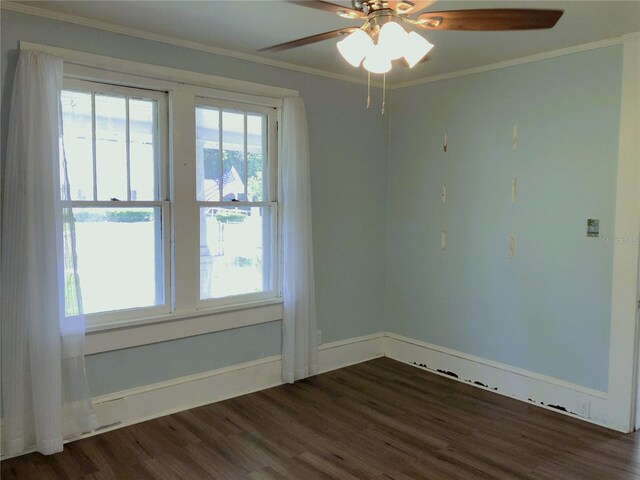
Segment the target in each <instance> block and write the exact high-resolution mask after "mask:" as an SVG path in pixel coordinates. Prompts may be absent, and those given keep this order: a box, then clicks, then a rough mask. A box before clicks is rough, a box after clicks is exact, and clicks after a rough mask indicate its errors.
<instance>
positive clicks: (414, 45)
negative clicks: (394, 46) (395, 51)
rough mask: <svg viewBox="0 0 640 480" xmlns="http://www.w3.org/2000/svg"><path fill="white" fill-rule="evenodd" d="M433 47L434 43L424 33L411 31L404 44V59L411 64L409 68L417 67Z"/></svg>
mask: <svg viewBox="0 0 640 480" xmlns="http://www.w3.org/2000/svg"><path fill="white" fill-rule="evenodd" d="M432 48H433V45H432V44H431V43H429V41H428V40H427V39H426V38H424V37H423V36H422V35H419V34H417V33H416V32H410V33H409V35H407V36H406V40H405V45H404V59H405V60H406V61H407V63H408V64H409V68H413V67H415V66H416V65H417V64H418V62H420V60H422V59H423V58H424V56H425V55H426V54H427V53H429V52H430V51H431V49H432Z"/></svg>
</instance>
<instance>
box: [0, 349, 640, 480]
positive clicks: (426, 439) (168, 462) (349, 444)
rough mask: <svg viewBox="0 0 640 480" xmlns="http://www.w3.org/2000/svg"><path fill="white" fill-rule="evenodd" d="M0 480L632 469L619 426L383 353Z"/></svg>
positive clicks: (565, 479)
mask: <svg viewBox="0 0 640 480" xmlns="http://www.w3.org/2000/svg"><path fill="white" fill-rule="evenodd" d="M0 475H1V476H2V479H3V480H4V479H9V480H18V479H28V480H40V479H56V480H59V479H70V480H75V479H83V480H120V479H123V480H129V479H135V480H139V479H140V480H150V479H159V480H175V479H184V480H201V479H202V480H208V479H216V480H218V479H220V480H235V479H238V480H242V479H245V480H283V479H293V480H316V479H317V480H326V479H338V480H354V479H374V480H419V479H428V480H483V479H484V480H488V479H491V480H640V433H634V434H629V435H623V434H620V433H617V432H613V431H611V430H607V429H604V428H601V427H598V426H595V425H592V424H589V423H586V422H581V421H579V420H576V419H574V418H570V417H567V416H564V415H561V414H558V413H555V412H552V411H547V410H543V409H540V408H537V407H534V406H531V405H528V404H525V403H523V402H518V401H516V400H513V399H510V398H507V397H504V396H501V395H497V394H496V393H493V392H490V391H486V390H482V389H478V388H475V387H473V386H471V385H467V384H464V383H461V382H456V381H454V380H452V379H449V378H446V377H443V376H439V375H434V374H433V373H430V372H428V371H425V370H423V369H419V368H415V367H412V366H409V365H405V364H402V363H399V362H395V361H393V360H390V359H388V358H379V359H376V360H372V361H370V362H365V363H362V364H358V365H353V366H350V367H347V368H343V369H340V370H334V371H332V372H328V373H325V374H322V375H318V376H317V377H314V378H310V379H307V380H304V381H301V382H296V383H295V384H292V385H282V386H280V387H275V388H271V389H268V390H264V391H261V392H256V393H253V394H249V395H245V396H242V397H237V398H234V399H230V400H226V401H223V402H219V403H214V404H211V405H206V406H203V407H198V408H194V409H192V410H188V411H185V412H180V413H176V414H174V415H169V416H166V417H162V418H158V419H155V420H150V421H148V422H144V423H140V424H137V425H132V426H130V427H125V428H122V429H119V430H114V431H111V432H107V433H103V434H101V435H97V436H94V437H90V438H86V439H83V440H79V441H77V442H73V443H71V444H68V445H67V446H66V447H65V450H64V451H63V452H62V453H59V454H56V455H51V456H46V457H45V456H43V455H40V454H30V455H25V456H22V457H18V458H14V459H10V460H7V461H4V462H2V465H0Z"/></svg>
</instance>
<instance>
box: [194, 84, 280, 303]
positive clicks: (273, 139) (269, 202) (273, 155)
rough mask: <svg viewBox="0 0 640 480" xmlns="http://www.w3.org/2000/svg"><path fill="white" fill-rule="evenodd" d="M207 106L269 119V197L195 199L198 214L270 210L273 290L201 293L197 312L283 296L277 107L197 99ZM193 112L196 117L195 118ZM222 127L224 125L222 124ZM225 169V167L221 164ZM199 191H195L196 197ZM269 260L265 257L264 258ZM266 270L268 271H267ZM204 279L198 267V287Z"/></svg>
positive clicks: (269, 268) (267, 190) (200, 104)
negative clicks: (240, 209)
mask: <svg viewBox="0 0 640 480" xmlns="http://www.w3.org/2000/svg"><path fill="white" fill-rule="evenodd" d="M200 106H202V107H207V108H212V109H217V110H220V112H221V113H220V115H221V116H222V111H223V110H224V111H235V112H241V113H249V114H250V113H258V114H262V115H264V116H265V117H266V119H267V124H266V130H267V131H266V136H265V137H264V138H265V140H266V146H267V149H266V155H265V157H264V160H265V163H264V164H266V167H267V169H266V171H264V173H266V175H267V181H266V182H265V187H266V192H265V196H266V198H265V199H263V200H262V201H259V202H250V201H242V202H235V201H234V202H231V201H202V200H196V209H197V210H196V211H197V214H198V215H199V212H200V208H202V207H207V206H211V207H229V208H234V207H265V208H269V211H270V217H269V220H270V222H269V223H270V226H269V231H270V238H269V240H270V241H269V252H268V259H269V265H268V275H269V277H270V278H269V284H270V285H271V288H270V289H269V290H264V291H262V292H256V293H247V294H240V295H232V296H227V297H221V298H210V299H204V300H203V299H201V298H199V296H200V295H199V293H198V310H201V309H207V308H212V307H222V306H228V305H236V304H243V303H248V302H256V301H261V300H269V299H272V300H273V299H278V298H280V297H281V296H282V293H281V290H282V289H281V283H282V282H280V264H281V259H280V255H279V251H280V249H279V248H278V245H279V244H280V232H279V230H280V229H279V218H280V215H279V214H280V212H279V204H278V165H277V163H278V162H277V158H278V155H277V152H278V120H277V119H278V110H277V109H276V108H274V107H265V106H260V105H255V104H247V103H242V102H232V101H229V100H220V99H217V98H211V97H203V96H198V97H196V108H197V107H200ZM195 113H196V112H195V110H194V115H195ZM221 126H222V124H221ZM244 135H245V150H246V135H247V132H246V124H245V132H244ZM220 137H221V138H222V128H220ZM246 161H247V160H246V151H245V162H246ZM221 166H222V164H221ZM195 193H196V192H195V191H194V194H195ZM199 236H200V231H199V228H198V238H199ZM196 253H197V255H198V267H199V265H200V252H199V249H198V252H196ZM265 257H266V255H265ZM265 270H266V268H265ZM200 283H201V278H200V268H198V287H200ZM198 292H200V288H198Z"/></svg>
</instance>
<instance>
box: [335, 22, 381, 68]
mask: <svg viewBox="0 0 640 480" xmlns="http://www.w3.org/2000/svg"><path fill="white" fill-rule="evenodd" d="M337 46H338V51H339V52H340V55H342V58H344V59H345V60H346V61H347V62H349V63H350V64H351V65H353V66H354V67H359V66H360V62H362V59H363V58H364V57H365V56H366V55H367V53H368V52H369V50H370V49H371V47H373V41H372V40H371V37H369V35H367V34H366V33H365V32H363V31H362V30H355V31H354V32H353V33H350V34H349V35H347V37H346V38H344V39H343V40H340V41H339V42H338V45H337Z"/></svg>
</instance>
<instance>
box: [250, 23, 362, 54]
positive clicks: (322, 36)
mask: <svg viewBox="0 0 640 480" xmlns="http://www.w3.org/2000/svg"><path fill="white" fill-rule="evenodd" d="M358 28H360V27H346V28H339V29H338V30H332V31H330V32H324V33H319V34H317V35H311V36H310V37H304V38H299V39H297V40H292V41H290V42H285V43H280V44H278V45H273V46H271V47H266V48H261V49H260V50H258V51H259V52H280V51H282V50H288V49H290V48H296V47H301V46H303V45H309V44H310V43H316V42H321V41H323V40H329V39H330V38H336V37H339V36H342V35H348V34H350V33H351V32H353V31H354V30H357V29H358Z"/></svg>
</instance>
